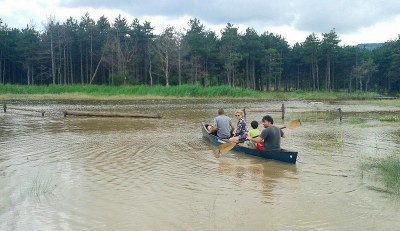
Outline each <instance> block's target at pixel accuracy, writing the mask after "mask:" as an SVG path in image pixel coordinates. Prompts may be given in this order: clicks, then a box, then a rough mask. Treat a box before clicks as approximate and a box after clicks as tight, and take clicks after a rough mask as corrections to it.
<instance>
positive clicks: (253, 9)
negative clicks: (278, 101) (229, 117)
mask: <svg viewBox="0 0 400 231" xmlns="http://www.w3.org/2000/svg"><path fill="white" fill-rule="evenodd" d="M399 9H400V2H399V1H389V0H385V1H382V0H353V1H346V0H335V1H334V0H325V1H320V0H296V1H294V0H281V1H267V0H248V1H242V0H230V1H228V0H204V1H198V0H185V1H182V0H162V1H151V0H148V1H142V0H132V1H126V0H113V1H109V0H97V1H92V0H79V1H77V0H30V1H26V0H0V18H1V19H2V21H3V22H4V23H7V24H8V25H9V26H10V27H16V28H22V27H25V26H26V24H28V23H30V22H31V21H34V22H35V24H36V25H37V28H39V29H40V28H42V23H43V22H46V19H47V18H48V17H50V16H54V17H55V18H56V19H57V20H59V21H61V22H64V21H65V20H66V19H67V18H69V17H73V18H75V19H78V20H79V19H80V18H81V17H82V16H83V15H84V14H85V13H86V12H89V14H90V16H91V17H92V18H94V19H95V20H97V19H98V18H99V17H100V16H102V15H105V16H106V17H107V18H108V19H109V21H110V22H112V21H114V19H115V18H116V17H117V16H118V15H119V14H121V15H122V16H123V17H125V18H126V19H127V20H128V21H129V22H132V20H133V19H134V18H135V17H137V18H139V19H140V20H141V21H144V20H147V21H151V23H152V25H153V26H154V27H155V33H159V32H160V31H162V30H163V29H164V28H165V27H166V26H174V27H175V28H176V29H177V30H182V28H187V22H188V20H189V19H190V18H194V17H197V18H199V19H200V22H201V23H203V24H204V25H205V27H206V28H207V29H211V30H213V31H215V32H217V34H219V32H220V30H221V29H222V28H224V27H225V26H226V23H228V22H231V23H233V24H234V25H235V26H237V27H239V28H240V30H239V31H242V32H243V31H244V30H245V29H246V28H247V27H252V28H254V29H256V30H257V31H258V32H259V33H263V32H265V31H269V32H272V33H275V34H280V35H282V36H283V37H284V38H285V39H286V40H287V41H288V42H289V44H294V43H295V42H303V41H304V40H305V38H306V36H307V35H309V34H310V33H312V32H315V33H316V34H318V35H320V33H326V32H329V31H330V30H331V29H333V28H335V31H336V32H337V33H338V35H339V37H340V39H341V40H342V42H341V44H342V45H354V44H358V43H367V42H385V41H387V40H390V39H396V38H397V35H398V34H399V33H400V10H399Z"/></svg>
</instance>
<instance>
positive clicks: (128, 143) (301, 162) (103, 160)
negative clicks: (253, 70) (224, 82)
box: [0, 100, 400, 230]
mask: <svg viewBox="0 0 400 231" xmlns="http://www.w3.org/2000/svg"><path fill="white" fill-rule="evenodd" d="M8 103H12V104H13V105H15V106H19V107H24V108H31V109H35V110H46V116H45V117H44V118H42V117H41V115H40V114H39V113H30V112H21V111H13V110H9V111H8V112H7V113H3V112H1V113H0V230H400V228H399V227H400V203H399V200H398V199H397V198H396V197H393V196H391V195H389V194H387V193H384V192H380V191H377V190H371V186H378V187H380V186H379V184H378V183H377V182H375V181H374V179H371V177H365V176H363V174H362V173H361V171H360V163H361V162H363V161H364V160H365V159H366V158H372V157H384V156H387V155H391V154H393V153H394V154H396V153H397V154H398V150H399V148H400V135H399V134H400V129H399V126H398V124H393V123H385V122H380V121H379V120H377V119H376V117H375V116H374V114H371V113H363V114H356V115H351V114H345V120H344V121H343V122H342V123H339V118H338V117H337V115H336V114H335V113H333V112H332V113H331V114H330V116H326V113H325V114H321V112H308V113H306V114H304V113H303V114H302V113H298V112H297V111H315V110H319V111H321V110H322V111H323V110H330V111H334V110H336V109H337V108H338V107H341V108H342V109H343V110H344V111H356V112H361V113H362V112H363V111H371V110H372V111H380V110H386V109H387V108H383V107H379V106H367V105H359V106H354V105H348V104H344V103H343V105H340V103H339V104H338V103H335V104H312V103H311V104H310V103H309V102H303V101H290V102H284V103H285V105H286V107H288V109H287V111H288V113H287V115H286V117H287V119H286V121H282V120H281V119H280V114H279V113H276V112H272V113H269V114H271V115H273V116H274V118H275V119H276V124H277V125H279V126H283V125H284V124H286V123H287V122H288V121H290V120H291V119H298V118H300V119H302V121H303V123H302V126H301V127H300V128H297V129H293V130H286V131H285V132H286V138H285V139H284V140H283V141H282V146H283V147H284V148H288V149H292V150H297V151H298V152H299V158H298V162H297V164H296V165H287V164H282V163H279V162H274V161H269V160H264V159H260V158H256V157H251V156H246V155H243V154H240V153H234V152H230V153H228V154H226V155H224V156H222V157H219V158H216V156H215V155H214V151H215V150H216V147H214V146H213V145H212V144H211V143H209V142H208V141H207V140H206V139H203V138H202V134H201V122H203V121H204V122H211V121H212V118H213V117H214V116H215V115H216V112H217V110H218V108H219V107H224V108H225V109H226V114H227V115H228V116H233V115H234V112H235V111H236V110H237V109H240V108H243V107H246V108H267V109H271V110H272V109H278V108H280V106H281V103H282V102H254V101H244V102H243V101H234V100H140V101H122V102H108V101H107V102H90V101H72V102H65V101H64V102H53V101H45V102H37V101H36V102H29V101H28V102H25V101H24V102H22V101H15V102H8ZM63 110H82V111H101V112H104V111H105V112H123V113H141V114H142V113H148V114H156V113H159V114H161V115H162V116H163V118H162V119H132V118H114V119H111V118H85V117H67V118H64V117H63V114H62V111H63ZM266 113H267V112H248V113H247V121H249V122H250V121H251V120H258V121H260V120H261V118H262V116H263V115H265V114H266ZM356 117H357V118H359V117H362V118H363V120H362V121H363V122H362V124H361V125H360V124H354V123H351V120H352V119H354V118H356Z"/></svg>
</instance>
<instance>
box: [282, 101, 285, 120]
mask: <svg viewBox="0 0 400 231" xmlns="http://www.w3.org/2000/svg"><path fill="white" fill-rule="evenodd" d="M282 120H285V104H282Z"/></svg>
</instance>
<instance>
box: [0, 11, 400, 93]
mask: <svg viewBox="0 0 400 231" xmlns="http://www.w3.org/2000/svg"><path fill="white" fill-rule="evenodd" d="M339 42H340V38H339V36H338V34H337V33H336V32H335V30H334V29H333V30H331V31H330V32H328V33H322V34H321V35H320V36H318V35H316V34H315V33H312V34H310V35H309V36H308V37H307V38H306V39H305V41H303V42H299V43H296V44H294V45H293V46H290V45H289V44H288V42H287V41H286V40H285V38H284V37H282V36H281V35H278V34H273V33H270V32H268V31H267V32H264V33H262V34H259V33H257V32H256V31H255V29H253V28H247V29H246V31H245V32H244V33H240V32H239V31H238V28H237V27H235V26H234V25H233V24H231V23H227V25H226V26H225V28H223V29H222V30H221V33H220V35H219V36H218V35H217V34H216V33H215V32H214V31H211V30H209V29H206V28H205V26H204V25H203V24H202V23H201V22H200V20H199V19H197V18H195V19H190V20H189V21H188V24H187V28H186V29H185V30H184V31H178V30H176V29H175V28H174V27H172V26H169V27H166V28H165V29H164V30H163V31H162V32H160V33H159V34H155V33H154V27H153V26H152V25H151V23H150V22H148V21H144V22H140V21H139V20H138V19H135V20H133V21H132V22H128V21H127V20H126V18H124V17H122V16H121V15H119V16H118V17H117V18H115V19H114V20H113V21H112V22H110V21H109V19H108V18H106V17H104V16H102V17H100V18H99V19H98V20H97V21H95V20H94V19H93V18H91V17H90V15H89V14H88V13H86V14H85V15H84V16H82V17H81V19H80V20H77V19H74V18H72V17H70V18H69V19H67V20H66V21H65V22H62V23H61V22H58V21H56V20H54V19H51V18H49V19H48V20H47V22H46V23H44V29H43V31H38V30H37V29H36V28H35V27H34V26H31V25H27V26H26V28H24V29H17V28H9V27H8V26H7V24H5V23H4V22H2V20H1V19H0V84H28V85H31V84H104V85H122V84H135V85H138V84H142V85H154V84H157V85H165V86H169V85H182V84H200V85H202V86H215V85H229V86H233V87H241V88H247V89H254V90H260V91H292V90H306V91H319V90H328V91H336V90H348V91H355V90H357V91H379V92H398V91H399V90H400V75H399V73H400V70H399V69H400V65H399V64H400V40H399V39H397V40H394V41H388V42H386V43H385V44H384V45H383V46H382V47H380V48H377V49H374V50H372V51H370V50H367V49H362V48H359V47H357V46H339Z"/></svg>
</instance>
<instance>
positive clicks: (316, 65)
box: [315, 61, 319, 91]
mask: <svg viewBox="0 0 400 231" xmlns="http://www.w3.org/2000/svg"><path fill="white" fill-rule="evenodd" d="M315 67H316V71H317V75H316V76H315V77H316V79H317V90H318V91H319V68H318V62H317V61H316V62H315Z"/></svg>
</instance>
